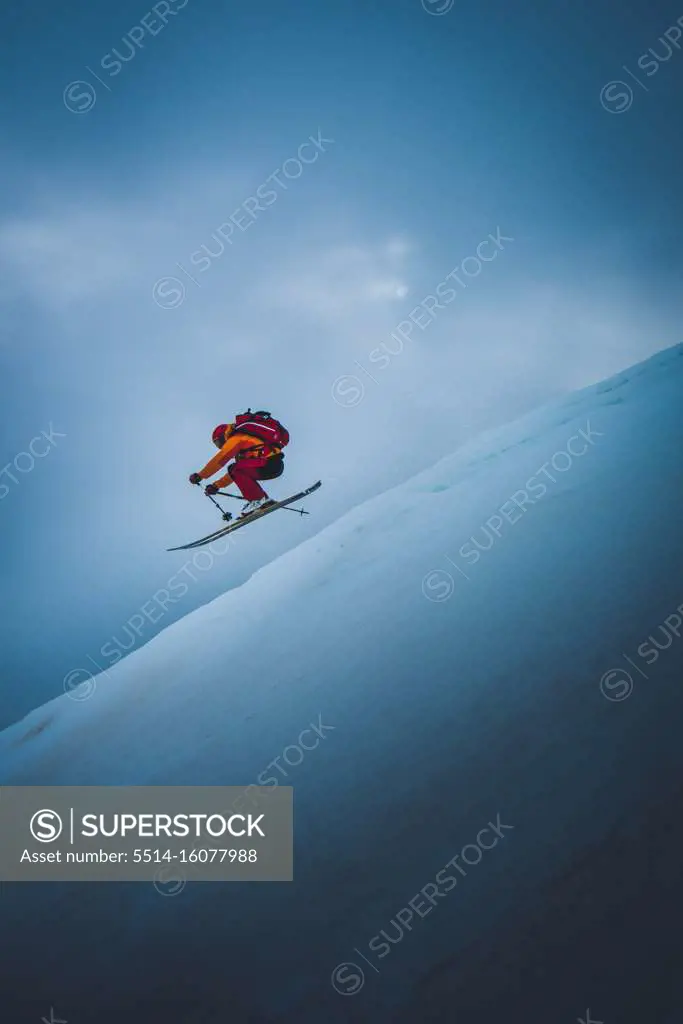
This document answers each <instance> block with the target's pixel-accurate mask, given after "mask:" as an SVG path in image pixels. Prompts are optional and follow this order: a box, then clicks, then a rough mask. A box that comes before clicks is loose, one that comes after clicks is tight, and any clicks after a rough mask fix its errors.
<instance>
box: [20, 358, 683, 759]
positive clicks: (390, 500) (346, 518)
mask: <svg viewBox="0 0 683 1024" xmlns="http://www.w3.org/2000/svg"><path fill="white" fill-rule="evenodd" d="M681 356H683V344H681V345H677V346H675V347H673V348H670V349H666V350H663V351H662V352H660V353H657V354H656V355H654V356H651V357H650V358H649V359H647V360H645V361H643V362H641V363H639V364H636V365H635V366H633V367H631V368H629V369H627V370H624V371H621V372H620V373H619V374H617V375H616V376H615V377H613V378H610V379H608V380H607V381H602V382H599V383H597V384H593V385H590V386H589V387H587V388H584V389H581V390H580V391H577V392H573V393H571V395H569V396H567V398H565V399H564V400H562V401H561V402H560V403H556V404H549V405H546V406H544V407H542V408H540V409H537V410H533V411H532V412H530V413H528V414H526V415H525V416H522V417H520V418H518V419H517V420H515V421H512V422H511V423H510V424H508V425H506V426H504V427H497V428H495V429H493V430H491V431H487V432H485V433H484V434H482V435H480V436H479V437H478V438H477V439H476V440H473V441H471V442H468V443H467V444H465V445H464V446H463V447H462V448H460V449H458V451H456V452H455V453H453V454H452V455H449V456H446V457H444V458H443V459H441V460H439V461H438V462H437V463H436V464H435V465H433V466H431V467H429V468H428V469H425V470H422V471H421V472H420V473H418V474H416V475H415V476H413V477H411V478H410V479H409V480H407V481H404V482H402V483H400V484H398V485H396V486H395V487H393V488H391V489H389V490H387V491H385V492H383V493H382V494H379V495H376V496H375V497H373V498H370V499H369V500H367V501H365V502H363V503H362V504H361V505H358V506H356V507H355V508H353V509H351V510H349V511H348V512H347V513H345V514H344V515H343V516H342V517H341V518H340V519H338V520H336V521H335V522H333V523H330V524H329V525H328V526H326V527H325V528H324V529H323V530H321V532H320V533H318V534H316V535H314V536H312V537H310V538H308V539H307V540H305V541H303V542H302V543H301V544H299V545H297V546H296V547H294V548H292V549H290V550H289V551H287V552H284V553H283V554H281V555H279V556H278V557H277V558H275V559H274V560H273V561H272V562H270V563H268V564H267V565H264V566H262V567H261V568H260V569H258V570H257V571H256V572H254V573H253V574H252V576H251V577H250V578H249V579H248V580H246V581H245V582H244V583H243V584H241V586H239V587H236V588H234V589H232V590H230V591H228V592H226V593H225V594H222V595H220V596H219V597H217V598H214V599H213V601H210V602H208V603H207V604H206V605H204V606H202V607H200V608H197V609H195V610H194V611H192V612H190V613H189V614H188V615H186V616H184V617H183V618H181V619H179V620H178V621H176V622H174V623H172V624H171V626H169V627H167V628H166V629H164V630H162V631H161V632H160V633H159V634H157V636H155V637H154V638H152V640H150V641H149V642H148V643H147V644H144V645H143V646H141V647H140V648H138V649H136V650H134V651H132V652H131V653H130V654H129V655H128V656H127V657H125V658H123V659H121V660H120V662H118V663H117V664H116V665H115V666H113V667H112V666H110V669H109V671H108V675H109V677H110V678H109V680H108V683H107V685H106V687H105V686H102V687H99V688H98V691H97V698H96V699H95V700H94V701H90V700H86V701H80V702H79V701H77V700H74V699H69V695H67V694H62V695H59V696H57V697H55V698H53V700H51V701H48V702H46V703H44V704H43V705H41V706H39V707H38V708H36V709H34V710H33V711H32V712H29V713H28V714H27V715H26V716H24V718H22V719H21V720H20V721H19V722H16V723H13V724H12V725H10V726H8V727H7V728H6V729H4V730H2V732H0V745H3V744H11V743H12V741H14V743H17V742H19V743H20V742H21V738H20V737H21V735H22V734H23V735H24V736H28V735H36V736H37V735H39V734H41V733H42V732H44V730H45V723H46V722H50V721H51V720H52V718H53V715H54V713H55V712H56V711H57V708H61V707H63V706H64V701H68V703H69V704H70V705H71V706H72V713H73V714H74V715H76V716H77V715H79V714H80V712H81V710H82V709H83V708H84V706H85V705H86V704H87V705H90V704H95V703H96V704H98V705H99V703H100V699H101V698H103V697H105V696H106V698H107V704H108V703H109V701H110V700H111V699H112V697H113V694H114V692H115V686H116V688H118V686H120V685H121V683H122V682H123V681H124V676H125V677H126V678H129V677H131V676H132V675H133V674H134V673H135V672H136V671H140V672H142V673H144V672H145V666H146V665H147V664H153V663H154V661H155V655H156V651H157V650H159V649H160V648H162V649H164V650H165V651H166V652H167V653H171V652H172V651H177V652H178V653H179V654H182V653H183V652H184V647H185V642H186V641H185V638H186V637H187V636H188V635H191V636H192V637H193V638H194V640H195V642H196V641H197V639H198V637H199V636H201V635H202V634H204V633H205V632H206V634H207V635H206V638H205V642H206V643H209V644H210V643H212V642H213V635H212V634H213V628H214V627H213V625H212V623H213V621H214V620H215V619H220V620H225V619H226V618H230V616H231V613H232V611H233V609H234V608H236V607H237V605H238V604H239V605H240V609H241V610H240V624H239V625H237V626H235V627H233V628H237V630H238V633H239V632H240V631H241V630H242V629H243V628H244V629H246V628H247V627H248V621H247V620H248V616H249V614H251V613H250V612H247V610H246V607H247V606H246V605H245V602H244V599H245V596H246V595H247V594H248V595H249V596H250V597H251V598H253V601H254V610H253V614H254V616H256V615H257V613H258V616H262V617H267V616H269V615H270V614H271V612H272V610H273V609H277V608H279V606H280V603H281V601H282V596H283V593H284V594H286V595H289V594H290V593H294V592H296V591H297V590H298V589H302V590H306V589H311V588H315V587H316V585H317V584H316V577H319V576H320V575H321V574H324V573H325V572H326V571H328V572H329V571H330V570H331V569H334V568H335V567H336V564H337V563H345V562H346V561H347V560H348V555H349V552H347V551H346V549H344V553H343V557H342V555H340V554H339V552H340V549H341V548H342V546H343V545H344V544H345V543H349V544H351V543H353V544H354V545H355V546H356V550H359V546H360V545H362V541H363V538H364V537H366V536H367V525H368V522H369V521H371V520H374V519H375V518H377V519H378V520H380V519H382V517H384V521H385V526H384V531H385V536H386V537H387V538H388V537H390V536H391V534H392V531H394V530H395V528H396V527H395V519H396V514H395V513H396V500H397V498H398V499H399V500H400V508H401V513H400V514H401V515H404V514H405V515H408V514H410V515H414V516H415V517H418V518H420V519H424V520H425V522H429V521H430V520H431V518H432V517H433V516H435V515H441V514H442V513H441V512H439V506H440V505H441V504H442V502H441V500H440V499H442V498H443V495H442V494H440V493H439V492H440V491H448V490H458V491H459V492H468V491H469V490H470V486H469V480H468V477H467V472H468V471H471V470H472V469H473V468H476V467H478V466H481V467H482V468H483V467H486V468H488V467H490V468H493V466H495V467H497V471H499V470H500V466H501V456H503V455H505V454H506V453H507V452H511V451H515V450H518V449H519V447H520V445H522V444H523V443H524V442H525V441H526V440H530V439H537V440H540V439H543V441H544V442H545V441H549V442H550V441H551V440H552V432H553V431H556V430H558V429H559V428H560V427H561V426H569V425H570V424H573V423H577V422H581V421H584V422H585V417H586V415H587V414H588V415H592V414H593V413H594V412H595V411H596V409H598V408H601V404H602V403H601V402H598V403H597V404H596V403H595V401H594V399H595V397H598V398H599V399H601V398H602V396H605V397H604V401H605V404H606V405H611V404H612V397H611V396H612V393H613V392H614V391H617V390H620V391H621V393H624V392H626V393H628V392H629V391H630V390H631V389H632V388H633V387H634V385H635V382H636V381H637V388H636V392H637V393H638V394H640V389H641V388H642V386H643V381H644V380H645V382H647V383H648V385H650V384H652V385H659V386H661V385H663V384H665V383H669V382H670V378H671V377H672V373H667V374H663V373H662V372H661V371H662V370H663V369H666V370H667V371H673V370H675V369H676V368H678V372H679V374H680V373H683V360H681V359H680V357H681ZM622 389H623V390H622ZM582 425H583V423H582ZM501 445H502V448H501ZM487 446H488V454H484V453H485V452H487ZM496 448H498V449H499V450H496ZM473 456H475V457H476V458H474V459H473ZM482 464H483V466H482ZM487 464H488V467H487ZM444 471H447V479H446V482H445V483H444V479H445V474H444ZM516 486H518V485H516ZM478 487H479V490H481V481H479V482H478ZM514 489H515V488H514V487H513V490H514ZM478 493H479V492H478ZM425 498H427V499H428V503H427V505H425V503H424V499H425ZM434 499H436V501H434ZM482 500H483V499H482ZM487 503H488V499H487ZM432 505H434V506H435V508H434V509H432ZM495 507H496V505H495V502H490V503H488V510H490V509H491V508H495ZM385 513H388V516H387V515H385ZM468 514H469V513H468ZM487 515H488V516H489V517H490V511H487V508H486V504H485V506H484V510H483V511H482V513H478V512H477V513H476V516H475V520H474V521H475V524H476V523H479V524H480V523H481V522H482V521H485V520H486V516H487ZM425 517H426V518H425ZM482 517H483V519H482ZM463 518H464V514H463ZM463 535H464V536H466V534H463ZM378 542H379V538H378V537H376V536H374V535H373V537H372V544H373V548H378V547H379V543H378ZM445 550H446V551H448V548H446V549H445ZM427 564H429V563H427ZM432 564H433V563H432ZM427 576H429V573H428V574H427ZM418 578H421V579H423V583H424V581H425V580H426V579H427V577H425V569H424V568H423V569H422V571H421V573H420V576H419V577H418ZM432 582H433V583H434V582H436V583H437V585H438V586H439V587H440V588H441V589H440V590H439V593H442V592H443V588H444V583H446V584H448V587H450V586H451V583H450V581H449V580H447V579H446V577H445V576H444V577H442V578H441V580H440V581H434V580H432ZM427 585H428V586H429V584H427ZM433 590H434V593H436V589H435V588H433ZM423 596H426V595H424V592H423ZM447 596H450V593H449V594H447ZM440 600H442V601H443V600H445V598H444V597H441V598H440ZM249 603H251V602H249ZM162 638H163V639H162ZM72 671H76V670H72ZM122 672H123V675H122V674H121V673H122ZM73 681H75V679H72V682H73ZM85 682H86V684H87V685H88V686H92V683H91V682H89V681H88V680H87V679H86V680H85ZM74 689H76V687H74ZM85 692H87V690H86V691H84V693H85ZM60 702H61V703H60ZM75 721H76V719H75V718H74V722H75Z"/></svg>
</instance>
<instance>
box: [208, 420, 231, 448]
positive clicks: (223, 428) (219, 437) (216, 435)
mask: <svg viewBox="0 0 683 1024" xmlns="http://www.w3.org/2000/svg"><path fill="white" fill-rule="evenodd" d="M229 430H230V424H229V423H219V424H218V426H217V427H216V429H215V430H214V432H213V434H212V435H211V440H212V441H213V443H214V444H215V445H216V448H222V447H223V445H224V444H225V435H226V434H227V433H228V431H229Z"/></svg>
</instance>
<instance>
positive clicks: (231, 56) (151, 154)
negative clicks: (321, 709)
mask: <svg viewBox="0 0 683 1024" xmlns="http://www.w3.org/2000/svg"><path fill="white" fill-rule="evenodd" d="M12 5H13V6H12ZM645 6H646V5H644V4H641V5H638V6H633V7H630V8H629V9H624V7H623V5H622V4H620V3H617V2H616V0H590V2H589V0H577V2H575V3H572V4H571V5H567V4H559V3H557V2H551V3H547V2H544V3H541V2H540V0H539V2H536V0H532V2H526V3H523V4H522V3H519V4H515V3H513V4H510V2H509V0H491V2H489V3H487V4H481V3H477V2H475V0H457V2H456V3H455V4H452V3H451V0H423V2H421V0H326V2H325V3H321V2H320V0H316V2H313V0H297V3H295V4H293V5H289V7H286V8H283V6H282V4H280V3H276V2H275V0H259V2H252V3H249V4H246V3H237V2H232V0H225V2H222V3H218V4H211V5H207V4H200V3H199V2H198V0H168V2H165V0H164V2H161V3H157V4H156V5H155V6H149V7H148V6H145V4H144V3H140V2H136V0H120V2H118V3H116V4H111V5H103V4H96V5H78V4H76V3H75V2H67V3H66V4H65V5H62V6H60V7H59V8H58V9H57V8H55V7H54V5H45V6H44V9H42V10H41V9H40V8H36V7H35V6H34V5H30V6H25V5H21V4H19V2H18V0H11V5H10V6H9V7H6V8H4V9H3V13H2V15H1V18H2V22H3V25H2V33H1V35H2V41H1V42H0V50H1V52H2V63H1V64H0V76H1V77H2V79H3V82H2V85H3V88H2V93H1V96H2V98H1V99H0V104H1V110H2V118H3V123H4V125H5V131H4V133H3V137H2V162H1V166H0V179H1V181H2V185H3V188H2V193H1V194H2V212H1V215H0V266H1V271H2V272H1V274H0V302H1V303H2V321H1V322H2V340H1V342H0V360H1V365H2V380H3V384H4V387H3V401H2V406H1V409H2V414H1V415H2V435H1V440H2V452H0V455H1V456H2V465H3V466H4V467H5V469H4V470H3V476H2V478H1V479H0V484H1V485H2V486H1V487H0V495H2V497H1V499H0V529H1V531H2V582H1V588H2V589H1V591H0V601H1V602H2V626H1V630H2V666H1V667H2V690H3V702H2V708H1V709H0V724H6V723H7V722H9V721H11V720H14V719H15V718H16V717H18V716H19V715H21V714H23V713H25V712H26V711H27V710H29V709H30V708H31V707H33V706H35V705H36V704H39V703H41V702H42V701H44V700H46V699H49V698H50V697H52V696H55V695H57V694H59V693H61V692H62V688H63V685H64V684H63V680H64V678H65V676H66V677H67V679H72V678H77V676H75V675H74V673H77V674H78V673H80V674H81V675H82V674H84V673H85V672H95V671H96V668H95V666H100V667H101V668H105V669H106V668H107V667H109V666H110V665H111V664H112V663H113V661H114V660H117V659H118V658H119V657H120V656H121V655H122V653H125V651H126V650H128V649H129V647H130V646H132V644H133V642H134V643H135V644H139V643H141V642H145V641H147V640H149V639H150V638H151V637H153V636H154V635H155V633H156V632H158V630H159V629H161V628H163V627H164V626H166V625H168V624H169V623H170V622H171V621H173V620H174V619H176V618H178V617H179V616H181V615H184V614H186V613H187V612H188V611H190V610H191V609H192V608H194V607H196V606H198V605H199V604H202V603H204V602H205V601H206V600H208V599H210V598H211V597H213V596H215V595H216V594H218V593H220V592H222V591H223V590H225V589H226V588H227V587H232V586H234V585H236V584H238V583H240V582H241V581H243V580H244V579H245V578H247V577H248V575H249V574H250V573H252V572H254V571H255V570H256V569H257V568H258V567H259V566H260V565H262V564H263V563H264V562H266V561H269V560H270V559H271V558H272V557H274V556H275V555H277V553H278V552H280V551H282V550H285V549H286V548H288V547H291V546H292V545H293V544H295V543H297V541H298V540H299V539H301V538H303V537H305V536H308V535H310V534H311V533H313V532H315V531H317V530H318V529H319V528H320V527H321V526H322V525H324V524H325V523H327V522H329V521H331V520H332V519H334V518H336V517H337V516H339V515H340V514H342V513H343V512H344V511H345V510H347V509H348V508H350V507H351V506H352V505H354V504H355V503H357V502H358V501H359V500H361V499H363V498H365V497H368V496H370V495H372V494H374V493H377V492H378V491H380V490H382V489H384V488H386V487H387V486H390V485H392V484H394V483H397V482H399V481H400V480H401V479H402V478H404V477H406V476H410V475H412V474H413V473H415V472H416V471H418V470H419V469H421V468H424V467H425V466H427V465H429V464H431V463H433V462H434V461H436V460H437V459H438V458H439V457H440V456H441V455H444V454H446V453H447V452H449V451H451V450H453V449H455V448H457V447H458V446H459V445H460V444H462V443H463V442H464V441H465V440H467V438H469V437H471V436H472V435H473V434H476V433H477V432H479V431H481V430H483V429H485V428H486V427H488V426H494V425H496V424H499V423H502V422H505V421H506V420H509V419H510V418H512V417H515V416H517V415H519V414H521V413H523V412H524V411H525V410H527V409H530V408H532V407H534V406H537V405H539V404H542V403H544V402H547V401H552V399H553V398H555V397H556V396H558V395H560V394H563V393H566V392H567V391H569V390H572V389H574V388H578V387H581V386H583V385H586V384H590V383H593V382H595V381H596V380H598V379H601V378H602V377H605V376H607V375H609V374H611V373H613V372H616V371H618V370H619V369H622V368H624V367H625V366H628V365H630V364H631V363H633V362H636V361H638V360H639V359H642V358H645V357H647V356H648V355H649V354H650V353H652V352H653V351H656V350H658V349H661V348H664V347H667V346H668V345H671V344H674V343H676V342H678V341H680V334H679V333H678V325H679V323H680V312H681V297H680V294H681V293H680V272H681V264H682V259H681V250H680V243H679V229H680V220H681V216H680V214H681V201H680V167H681V139H682V138H683V134H682V132H681V119H682V117H681V105H680V95H681V85H682V84H683V52H681V49H680V44H679V43H678V40H679V38H681V36H682V35H683V29H681V28H680V27H679V26H677V24H676V19H677V18H678V17H679V16H680V13H681V12H680V10H679V9H678V8H677V7H676V6H675V5H673V4H672V3H668V2H662V0H653V2H649V3H648V5H647V10H645ZM639 7H640V9H639ZM681 24H682V25H683V22H681ZM247 406H251V407H252V408H258V407H266V408H270V409H272V411H273V412H274V413H275V414H276V415H278V416H279V417H280V418H281V419H282V420H283V422H285V423H286V424H287V426H288V427H289V428H290V431H291V433H292V444H291V446H290V448H289V450H288V455H287V471H286V477H285V478H284V479H283V480H281V481H278V482H277V485H276V486H273V487H271V492H272V493H274V494H276V495H280V496H284V495H285V494H287V493H291V491H293V490H297V489H299V487H300V486H305V485H307V484H309V483H311V482H313V481H314V480H316V479H318V478H319V477H321V478H322V479H323V480H324V488H323V489H322V490H321V492H320V493H319V495H317V496H316V497H315V499H311V502H310V504H309V506H308V507H309V510H310V511H311V512H312V513H313V515H311V516H310V518H309V519H299V518H298V517H294V516H290V515H288V514H287V515H285V514H284V513H283V514H282V515H280V514H278V517H273V518H272V519H271V520H270V521H269V522H268V523H267V524H266V523H263V524H261V525H260V526H259V527H254V528H253V530H252V529H249V530H245V531H243V532H241V533H240V534H238V535H237V537H239V538H240V539H239V543H237V538H236V542H235V544H234V546H233V548H232V549H231V550H230V551H229V552H227V553H225V554H222V555H220V556H218V555H217V556H216V557H215V558H213V561H212V564H211V565H210V566H209V564H208V561H206V562H202V563H201V567H198V566H196V565H195V566H193V565H190V566H188V565H187V559H186V558H185V557H184V556H183V555H182V553H175V554H167V553H166V551H165V548H166V547H168V546H170V545H172V544H177V543H182V542H184V541H186V540H190V539H192V538H194V537H195V536H199V535H201V534H203V533H205V532H208V531H209V530H211V529H213V528H214V526H215V516H214V514H213V510H212V509H211V507H210V505H209V503H208V502H207V501H206V500H205V499H203V498H202V497H201V495H200V494H198V493H197V491H196V489H193V488H191V487H190V486H189V484H188V483H187V476H188V474H189V473H190V472H192V471H193V470H196V469H198V468H200V467H201V466H202V465H203V464H204V462H205V461H206V460H207V459H208V457H209V456H210V454H211V451H212V449H211V446H210V441H209V438H210V433H211V430H212V429H213V427H214V426H215V425H216V423H218V422H221V421H224V420H226V419H229V418H231V417H232V416H233V415H234V413H235V412H237V411H240V410H241V409H243V408H246V407H247ZM45 435H47V437H48V440H46V439H45ZM36 438H39V439H40V440H35V439H36ZM32 453H33V454H32ZM397 558H400V552H397ZM178 573H180V574H181V575H180V577H178V575H177V574H178ZM172 579H173V580H174V585H173V586H172V587H171V588H170V591H169V592H171V593H173V594H174V595H175V597H174V601H173V602H172V603H169V602H168V601H167V602H165V607H164V608H163V610H162V611H160V610H159V602H158V601H157V602H156V604H155V607H156V611H155V612H154V613H152V612H150V608H149V604H150V599H152V597H153V595H155V594H158V592H159V591H160V590H162V591H163V590H164V588H165V589H166V590H169V586H168V585H169V581H170V580H172ZM178 580H181V581H182V582H184V583H185V588H182V587H180V586H179V583H178ZM179 595H180V596H179ZM142 608H145V609H146V611H144V612H141V609H142ZM131 621H132V623H133V627H132V628H131V625H130V623H131ZM141 621H142V623H144V624H141ZM229 628H230V624H229V623H226V629H229ZM131 637H132V639H131ZM103 649H104V652H105V653H102V652H103ZM78 678H80V676H78ZM68 685H69V684H68V683H67V686H68ZM169 685H171V682H169Z"/></svg>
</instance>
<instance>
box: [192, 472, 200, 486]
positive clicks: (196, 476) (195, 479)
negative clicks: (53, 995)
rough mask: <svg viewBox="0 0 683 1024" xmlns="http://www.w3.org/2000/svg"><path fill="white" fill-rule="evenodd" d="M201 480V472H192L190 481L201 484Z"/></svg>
mask: <svg viewBox="0 0 683 1024" xmlns="http://www.w3.org/2000/svg"><path fill="white" fill-rule="evenodd" d="M201 482H202V478H201V477H200V475H199V473H190V483H191V484H200V483H201Z"/></svg>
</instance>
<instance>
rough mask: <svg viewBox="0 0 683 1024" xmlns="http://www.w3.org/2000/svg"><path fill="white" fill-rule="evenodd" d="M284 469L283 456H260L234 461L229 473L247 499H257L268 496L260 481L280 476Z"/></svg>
mask: <svg viewBox="0 0 683 1024" xmlns="http://www.w3.org/2000/svg"><path fill="white" fill-rule="evenodd" d="M283 469H284V461H283V459H282V456H271V457H268V456H265V457H264V456H259V457H258V458H252V459H239V460H238V461H237V462H233V464H232V466H230V467H229V469H228V473H229V474H230V477H231V478H232V480H233V481H234V482H235V483H236V484H237V486H238V487H239V489H240V492H241V494H242V497H243V498H245V500H246V501H257V500H258V499H259V498H265V497H267V495H266V492H265V491H264V490H263V488H262V487H261V485H260V484H259V483H258V481H259V480H273V479H274V478H275V477H276V476H280V474H281V473H282V471H283Z"/></svg>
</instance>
